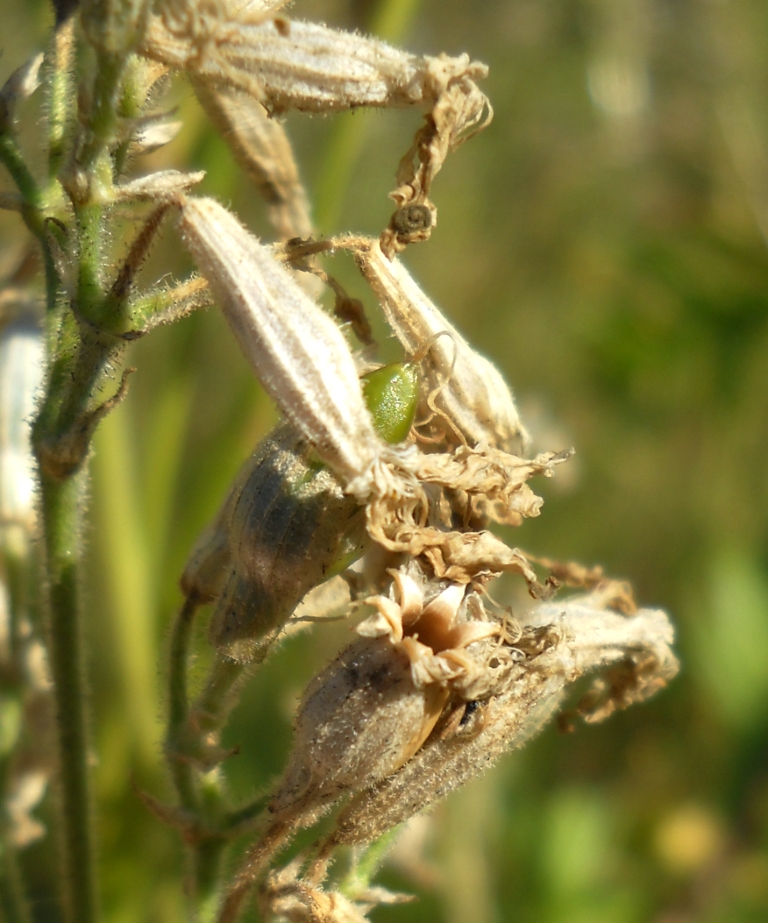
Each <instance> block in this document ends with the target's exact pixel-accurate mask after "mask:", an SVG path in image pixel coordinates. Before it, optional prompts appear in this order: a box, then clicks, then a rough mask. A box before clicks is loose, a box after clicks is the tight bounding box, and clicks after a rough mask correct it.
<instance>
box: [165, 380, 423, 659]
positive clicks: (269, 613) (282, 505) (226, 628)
mask: <svg viewBox="0 0 768 923" xmlns="http://www.w3.org/2000/svg"><path fill="white" fill-rule="evenodd" d="M362 384H363V391H364V394H365V398H366V402H367V404H368V408H369V410H370V412H371V417H372V420H373V424H374V426H375V428H376V430H377V432H378V433H379V435H380V436H381V437H382V438H383V439H385V440H386V441H387V442H398V441H402V440H403V439H405V438H406V436H407V435H408V433H409V431H410V428H411V424H412V422H413V415H414V413H415V409H416V396H417V392H418V381H417V377H416V370H415V368H414V367H413V366H410V365H408V364H404V363H397V364H395V365H389V366H384V367H383V368H381V369H377V370H376V371H374V372H371V373H369V374H368V375H366V376H365V377H364V378H363V379H362ZM366 543H367V536H366V532H365V517H364V511H363V509H362V507H360V506H359V505H358V504H357V502H356V501H355V500H354V499H353V498H352V497H350V496H348V495H347V494H345V493H344V492H343V488H342V485H341V482H340V481H339V480H338V478H337V477H335V475H334V474H333V473H332V472H331V471H330V470H329V469H328V468H327V467H326V466H324V465H323V464H322V463H321V462H320V460H319V459H318V457H317V455H316V453H315V452H314V451H313V450H312V449H311V447H310V446H308V445H307V443H306V442H305V441H304V440H303V439H302V438H301V436H300V435H299V434H298V433H297V432H296V430H295V428H294V427H293V426H291V425H290V424H287V423H284V424H281V425H280V426H278V427H277V429H276V430H275V431H274V432H273V433H272V434H271V435H270V436H268V437H267V438H266V439H265V440H264V441H263V442H262V443H261V444H260V445H259V447H258V449H257V450H256V452H255V453H254V455H253V456H252V457H251V458H250V459H249V461H248V462H247V463H246V465H245V466H244V467H243V469H242V471H241V472H240V474H239V475H238V478H237V480H236V482H235V485H234V487H233V488H232V490H231V491H230V494H229V496H228V498H227V500H226V501H225V503H224V505H223V507H222V509H221V511H220V512H219V514H218V516H217V517H216V520H215V521H214V523H213V524H212V525H211V526H209V527H208V528H207V529H206V530H205V532H204V533H203V534H202V535H201V537H200V539H199V540H198V542H197V544H196V546H195V548H194V550H193V552H192V554H191V555H190V558H189V561H188V563H187V566H186V568H185V570H184V574H183V576H182V580H181V586H182V590H183V592H184V593H185V595H186V596H187V597H194V598H196V599H197V600H198V601H200V602H210V601H212V600H214V599H216V598H218V603H217V606H216V610H215V612H214V616H213V620H212V623H211V634H210V638H211V642H212V643H213V644H214V645H215V646H216V647H217V648H218V649H219V650H220V651H221V652H222V653H223V654H224V655H225V656H227V657H231V658H234V659H235V660H239V661H248V660H251V659H253V658H254V657H256V656H258V651H259V650H262V651H264V652H266V649H267V647H268V646H269V642H270V640H271V639H272V638H273V637H274V635H275V633H276V632H277V631H279V629H280V628H281V627H282V625H283V624H284V623H285V621H286V619H288V617H289V616H290V615H291V613H292V612H293V610H294V609H295V608H296V606H297V605H298V603H299V602H300V601H301V599H302V598H303V597H304V595H305V594H306V593H307V592H309V590H310V589H312V587H314V586H316V585H317V584H319V583H322V582H323V581H324V580H327V579H328V578H329V577H332V576H333V575H334V574H336V573H338V572H339V571H341V570H343V569H344V568H345V567H347V566H348V565H349V564H351V563H352V561H354V560H355V559H356V558H357V557H358V556H359V555H360V554H361V553H362V551H363V549H364V547H365V545H366Z"/></svg>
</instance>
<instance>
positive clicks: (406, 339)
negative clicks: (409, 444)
mask: <svg viewBox="0 0 768 923" xmlns="http://www.w3.org/2000/svg"><path fill="white" fill-rule="evenodd" d="M341 243H342V245H343V246H348V247H349V248H350V249H351V250H352V252H353V254H354V257H355V260H356V261H357V264H358V266H359V267H360V271H361V272H362V274H363V276H364V277H365V279H366V281H367V282H368V284H369V285H370V286H371V289H372V290H373V292H374V294H375V295H376V297H377V299H378V301H379V304H380V305H381V307H382V310H383V311H384V316H385V317H386V319H387V323H388V324H389V325H390V327H391V328H392V330H393V331H394V333H395V335H396V336H397V338H398V340H400V342H401V343H402V345H403V348H404V349H405V350H406V352H407V353H409V354H410V355H415V354H417V353H420V352H421V351H423V350H424V349H425V348H426V347H427V346H428V347H429V351H428V352H427V354H426V356H425V357H424V359H423V360H422V367H423V369H424V394H423V401H422V407H421V416H422V418H431V421H430V424H429V427H428V428H427V429H426V432H427V433H429V434H431V435H432V436H433V438H440V439H442V440H445V441H446V442H447V443H448V444H452V445H456V444H461V443H462V442H466V443H468V444H469V445H470V446H475V445H478V444H481V443H484V444H488V445H490V446H494V447H497V448H501V449H505V450H506V451H515V450H519V449H520V448H521V447H523V446H524V445H525V444H526V443H527V442H528V434H527V433H526V431H525V429H524V427H523V425H522V423H521V422H520V417H519V415H518V413H517V408H516V407H515V402H514V398H513V397H512V393H511V391H510V389H509V386H508V385H507V383H506V382H505V381H504V379H503V378H502V376H501V374H500V373H499V371H498V370H497V369H496V367H495V366H494V365H492V364H491V363H490V362H489V361H488V360H487V359H486V358H485V357H483V356H481V355H480V354H479V353H478V352H476V351H475V350H474V349H472V347H471V346H470V345H469V343H467V341H466V340H465V339H464V337H463V336H462V335H461V334H460V333H459V332H458V330H456V328H455V327H454V326H453V325H452V324H451V323H450V322H449V321H448V320H447V319H446V317H445V316H444V315H443V314H442V313H441V311H440V310H439V309H438V308H437V306H436V305H435V304H434V303H433V302H431V301H430V300H429V298H427V296H426V295H425V294H424V292H423V291H422V290H421V288H420V287H419V286H418V285H417V283H416V282H415V280H414V279H413V278H412V277H411V275H410V274H409V273H408V271H407V270H406V268H405V267H404V266H403V264H402V263H401V262H400V261H399V260H397V259H388V258H387V257H386V256H385V255H384V253H383V252H382V250H381V247H380V246H379V244H378V243H377V242H376V241H366V240H364V239H360V238H356V239H350V241H349V242H347V243H344V242H341Z"/></svg>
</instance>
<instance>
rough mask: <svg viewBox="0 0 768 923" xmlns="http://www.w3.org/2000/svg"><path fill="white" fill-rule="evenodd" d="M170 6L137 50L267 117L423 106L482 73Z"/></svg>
mask: <svg viewBox="0 0 768 923" xmlns="http://www.w3.org/2000/svg"><path fill="white" fill-rule="evenodd" d="M185 6H186V7H187V8H186V9H184V7H185ZM173 7H176V8H177V9H173V10H171V7H170V5H169V8H168V9H166V10H163V11H162V12H161V15H160V16H155V17H152V19H151V22H150V26H149V29H148V32H147V34H146V36H145V39H144V47H143V49H142V50H143V52H144V53H145V54H146V55H148V56H149V57H152V58H155V59H156V60H159V61H162V63H164V64H167V65H169V66H171V67H183V68H185V69H186V70H188V71H189V72H190V73H192V74H193V75H195V76H196V77H198V78H199V79H204V80H206V81H209V82H213V83H224V84H228V85H230V86H234V87H238V88H239V89H242V90H246V91H247V92H250V93H253V94H254V95H255V96H256V97H257V98H258V99H259V100H260V101H261V102H262V103H264V105H265V106H266V107H267V108H268V109H269V110H271V111H272V112H283V111H286V110H289V109H294V110H300V111H303V112H334V111H338V110H343V109H352V108H357V107H358V106H377V107H387V108H390V107H404V106H414V105H423V106H425V107H426V106H430V105H432V104H433V103H434V102H435V101H436V99H437V98H438V97H439V95H440V93H441V92H442V91H443V89H444V88H445V86H446V84H447V83H448V82H449V81H452V80H453V81H455V80H462V81H465V82H467V83H470V84H471V81H472V78H479V77H484V76H485V74H486V73H487V69H486V68H485V66H484V65H482V64H476V63H470V61H469V58H468V57H467V56H466V55H463V56H461V57H458V58H447V57H443V58H439V59H437V58H429V57H422V56H419V55H414V54H409V53H408V52H405V51H401V50H400V49H398V48H394V47H393V46H392V45H388V44H386V43H385V42H382V41H379V40H378V39H375V38H370V37H368V36H364V35H360V34H358V33H354V32H342V31H339V30H337V29H331V28H329V27H328V26H325V25H322V24H320V23H310V22H301V21H298V20H289V19H286V18H285V17H283V16H269V15H265V13H264V12H263V11H258V10H257V11H254V10H252V9H250V8H248V7H246V6H242V5H240V6H238V5H235V4H229V5H227V4H224V3H222V4H219V6H218V7H213V6H212V7H209V8H208V10H201V9H197V10H194V9H190V7H189V6H188V5H185V4H178V3H176V4H173ZM214 11H215V12H214ZM202 47H205V53H201V49H202ZM472 87H474V85H473V84H472ZM475 90H476V88H475ZM476 92H477V94H478V95H480V96H481V98H482V99H483V100H484V97H482V95H481V94H479V91H476Z"/></svg>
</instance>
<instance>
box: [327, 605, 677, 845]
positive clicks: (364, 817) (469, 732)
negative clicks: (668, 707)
mask: <svg viewBox="0 0 768 923" xmlns="http://www.w3.org/2000/svg"><path fill="white" fill-rule="evenodd" d="M603 603H604V600H601V599H600V597H599V595H597V594H595V595H594V596H585V597H581V598H578V597H577V598H573V599H570V600H565V601H563V602H562V603H560V604H558V605H556V604H551V603H550V604H544V605H541V606H539V607H537V609H535V610H534V612H533V613H532V616H531V617H530V619H529V622H528V624H527V625H526V626H525V627H524V629H523V633H522V635H521V636H520V637H519V638H518V639H517V640H515V641H514V644H512V645H511V646H509V645H507V644H505V646H504V649H506V650H507V652H508V653H510V654H512V653H516V654H517V655H518V656H517V658H516V659H517V664H516V666H515V667H514V668H512V669H509V670H506V671H504V672H503V673H501V674H500V682H499V683H498V685H497V686H496V688H491V689H490V694H486V697H485V702H484V703H482V704H481V706H480V707H479V708H476V709H474V710H473V711H472V712H471V713H470V715H469V717H468V718H467V720H466V721H465V720H463V717H464V714H462V715H461V719H460V720H458V721H451V720H450V717H449V718H448V720H447V721H445V722H442V721H441V723H440V724H438V725H437V727H436V728H435V731H434V733H433V734H432V735H431V737H430V738H429V739H428V740H427V742H426V743H425V744H424V746H423V747H422V748H421V749H420V750H419V752H418V753H417V754H416V755H415V756H414V757H413V759H412V760H411V761H410V762H408V763H407V764H406V765H404V766H403V768H402V769H401V770H400V772H398V773H396V774H395V775H393V776H390V777H389V778H388V779H384V780H382V782H381V783H380V784H379V785H377V786H375V787H374V788H373V789H370V790H368V791H363V792H361V793H360V794H359V795H357V796H356V797H354V798H353V799H352V801H351V802H350V803H349V805H348V807H346V808H345V809H344V811H343V812H342V813H341V814H340V816H339V819H338V821H337V827H336V830H335V831H334V833H333V834H332V835H331V837H330V839H329V841H328V843H327V844H326V852H328V853H329V852H330V851H331V850H332V849H333V848H335V846H338V845H341V844H345V843H347V844H348V843H361V842H367V841H370V840H373V839H376V838H377V837H379V836H381V834H382V833H384V832H385V831H387V830H389V829H391V828H392V827H395V826H397V825H398V824H400V823H402V822H403V821H405V820H407V819H408V818H409V817H412V816H413V815H414V814H416V813H418V812H419V811H422V810H423V809H424V808H425V807H427V806H428V805H430V804H432V803H433V802H434V801H437V800H438V799H439V798H442V797H443V796H444V795H446V794H448V792H450V791H453V790H454V789H455V788H458V787H459V786H460V785H463V784H464V783H465V782H467V781H469V780H470V779H471V778H473V777H474V776H476V775H479V774H480V773H482V772H483V771H484V770H485V769H487V768H489V767H490V766H491V765H492V764H493V763H494V761H495V760H496V759H498V757H499V756H501V754H502V753H504V752H505V751H507V750H511V749H514V748H517V747H521V746H522V745H523V744H525V743H526V742H527V741H528V740H529V739H530V738H531V737H532V736H534V735H535V734H536V733H538V731H539V730H541V728H542V727H543V726H544V724H546V722H547V721H548V720H549V719H550V718H551V717H552V716H553V714H554V713H555V711H556V710H557V708H558V706H559V704H560V702H561V701H562V699H563V696H564V694H565V692H566V689H567V687H568V686H569V685H570V684H572V683H574V682H575V681H576V680H578V679H579V678H580V677H582V676H584V675H585V674H587V673H592V672H594V671H599V670H604V671H605V676H604V678H600V679H598V680H597V681H596V683H595V684H594V686H593V690H592V692H591V693H589V694H588V695H587V696H585V697H584V698H583V699H582V702H581V703H580V705H579V712H580V713H581V714H583V715H584V716H585V718H586V720H602V719H603V718H605V717H606V716H607V715H609V714H610V713H611V711H612V710H614V709H615V708H623V707H626V706H627V705H630V704H632V703H634V702H638V701H641V700H643V699H645V698H648V697H649V696H651V695H653V694H654V693H655V692H657V691H658V690H659V689H661V688H662V687H663V686H665V685H666V683H667V682H668V681H669V680H670V679H672V678H673V677H674V676H675V674H676V673H677V670H678V666H679V665H678V662H677V659H676V658H675V656H674V654H673V653H672V650H671V644H672V641H673V636H674V633H673V630H672V626H671V625H670V623H669V620H668V618H667V616H666V615H665V614H664V613H663V612H659V611H652V610H648V609H641V610H640V611H639V612H637V613H636V614H635V615H634V616H631V617H626V616H622V615H618V614H616V613H614V612H609V611H605V610H604V609H602V608H601V605H602V604H603ZM462 708H463V706H462Z"/></svg>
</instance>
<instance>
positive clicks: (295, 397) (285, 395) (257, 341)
mask: <svg viewBox="0 0 768 923" xmlns="http://www.w3.org/2000/svg"><path fill="white" fill-rule="evenodd" d="M180 204H181V215H180V218H179V227H180V229H181V232H182V236H183V237H184V240H185V242H186V244H187V246H188V247H189V249H190V251H191V253H192V255H193V257H194V258H195V260H196V261H197V263H198V265H199V267H200V269H201V270H202V272H203V274H204V275H205V277H206V278H207V279H208V281H209V282H210V284H211V288H212V289H213V291H214V294H215V296H216V298H217V301H218V303H219V305H220V307H221V308H222V310H223V312H224V314H225V316H226V318H227V320H228V322H229V324H230V327H231V328H232V330H233V332H234V334H235V336H236V338H237V340H238V342H239V344H240V348H241V349H242V351H243V353H244V355H245V357H246V358H247V359H248V360H249V361H250V363H251V365H252V366H253V368H254V371H255V372H256V375H257V376H258V378H259V380H260V381H261V383H262V384H263V385H264V388H265V389H266V391H267V392H268V393H269V394H270V396H271V397H272V398H273V400H274V401H275V402H276V403H277V405H278V406H279V407H280V409H281V410H282V412H283V413H284V414H285V416H286V417H287V418H288V419H289V420H290V421H291V422H292V423H293V424H294V425H295V426H296V428H297V430H298V431H299V432H300V433H301V434H302V436H303V437H304V438H305V439H306V440H307V442H309V443H310V444H311V445H312V446H313V447H314V449H315V450H316V451H317V453H318V455H320V457H321V458H322V459H323V461H325V462H326V463H327V464H328V465H329V466H330V467H331V468H332V469H333V471H334V472H335V473H336V474H338V475H339V476H340V477H341V479H342V481H344V483H345V484H346V483H347V482H349V481H351V480H353V479H354V478H356V477H359V476H360V475H361V474H362V473H363V472H366V471H367V470H369V469H370V467H371V466H372V465H373V464H374V462H375V461H376V459H377V458H378V457H380V456H381V455H382V452H385V450H386V445H385V443H383V442H382V440H381V439H380V438H379V437H378V435H377V434H376V431H375V429H374V426H373V421H372V420H371V417H370V414H369V413H368V410H367V408H366V406H365V402H364V400H363V395H362V392H361V389H360V383H359V381H358V376H357V369H356V368H355V362H354V359H353V358H352V354H351V353H350V350H349V346H348V345H347V343H346V340H345V339H344V336H343V334H342V333H341V331H340V330H339V328H338V327H337V326H336V324H335V323H334V321H333V320H332V319H331V318H330V317H329V316H328V315H327V314H325V313H324V312H323V311H322V309H321V308H320V307H319V306H318V305H317V304H315V302H314V301H312V299H311V298H310V297H309V296H308V295H307V294H306V293H305V292H304V291H302V289H301V288H300V287H299V285H298V284H297V282H296V281H295V280H294V278H293V277H292V276H291V274H290V272H289V271H288V270H287V269H286V268H285V267H284V266H281V265H280V264H279V263H278V262H277V260H276V259H275V258H274V256H273V255H272V253H271V252H270V250H269V249H268V248H267V247H264V246H262V245H261V243H259V241H258V240H257V239H256V237H254V236H253V235H252V234H250V233H249V232H248V231H247V230H246V229H245V228H244V227H243V226H242V225H241V224H240V222H239V221H238V220H237V219H236V218H235V216H234V215H232V214H231V213H230V212H228V211H227V210H226V209H225V208H223V207H222V206H221V205H219V203H218V202H217V201H216V200H215V199H192V198H186V197H182V198H181V199H180ZM385 454H386V452H385Z"/></svg>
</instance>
